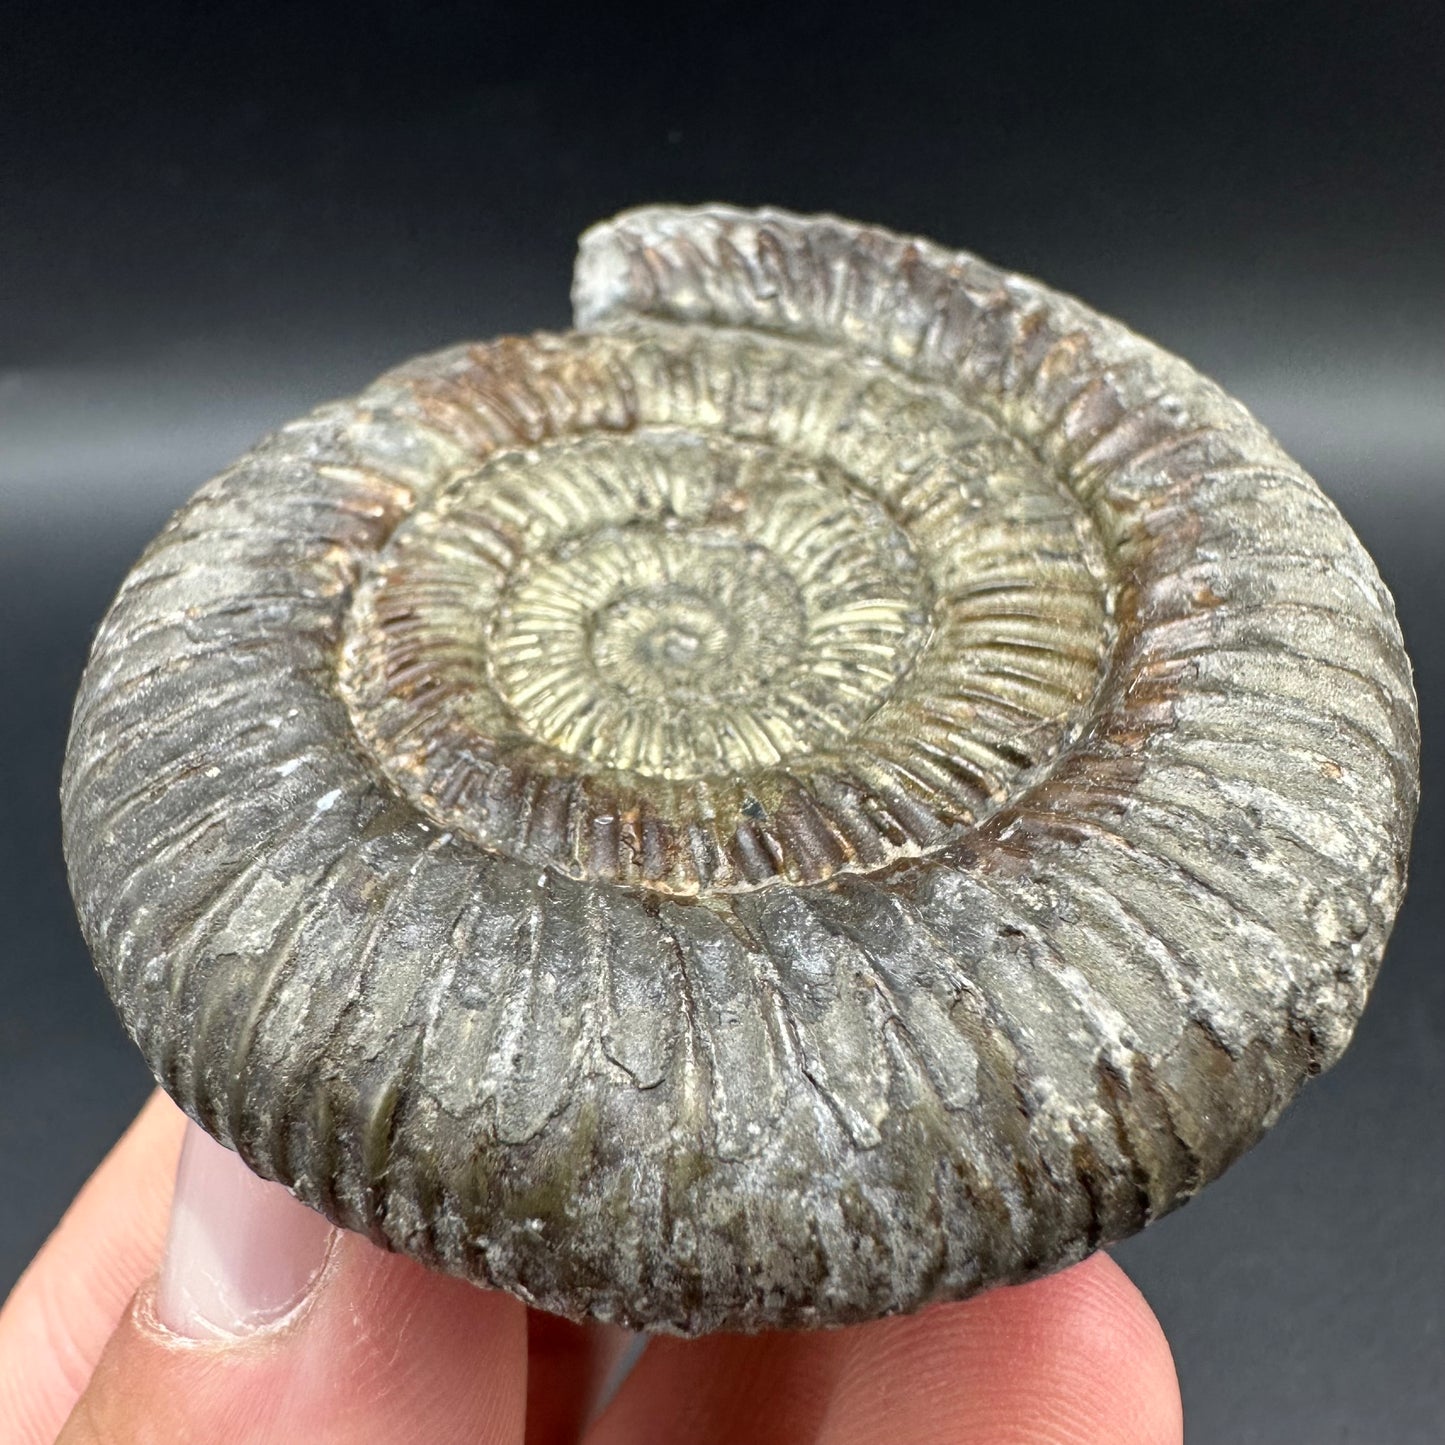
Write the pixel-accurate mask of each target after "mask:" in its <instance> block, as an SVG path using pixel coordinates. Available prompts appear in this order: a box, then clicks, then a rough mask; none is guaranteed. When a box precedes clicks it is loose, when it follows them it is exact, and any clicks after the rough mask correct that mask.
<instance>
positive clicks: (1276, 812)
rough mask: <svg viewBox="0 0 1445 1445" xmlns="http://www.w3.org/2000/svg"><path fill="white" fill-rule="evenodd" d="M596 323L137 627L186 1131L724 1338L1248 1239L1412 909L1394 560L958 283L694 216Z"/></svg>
mask: <svg viewBox="0 0 1445 1445" xmlns="http://www.w3.org/2000/svg"><path fill="white" fill-rule="evenodd" d="M575 302H576V312H577V329H576V330H575V331H572V332H569V333H566V334H564V335H538V336H532V337H525V338H508V339H504V340H501V341H496V342H492V343H488V344H483V345H471V346H460V347H456V348H454V349H452V350H449V351H444V352H441V353H439V354H437V355H434V356H429V357H423V358H422V359H420V360H417V361H413V362H411V363H409V364H407V365H405V366H403V367H401V368H399V369H398V370H396V371H393V372H391V373H389V374H388V375H386V376H384V377H382V378H381V380H379V381H378V382H377V383H376V384H375V385H373V386H371V387H370V388H369V389H368V390H366V391H364V392H363V393H362V394H361V395H360V396H359V397H356V398H353V399H351V400H348V401H344V402H338V403H335V404H332V405H327V406H323V407H321V408H320V409H318V410H317V411H315V412H313V413H312V414H311V415H310V416H308V417H305V418H303V419H302V420H300V421H298V422H296V423H294V424H292V425H290V426H287V427H284V428H282V429H281V430H280V431H279V432H277V433H275V434H274V435H273V436H271V437H269V438H268V439H266V440H265V441H263V442H262V443H261V444H260V445H259V446H258V447H257V448H256V449H255V450H254V451H252V452H251V453H250V454H248V455H247V456H245V457H244V458H242V459H241V460H240V461H239V462H238V463H237V464H236V465H235V466H233V467H231V468H230V469H229V470H228V471H226V472H225V473H224V474H222V475H221V476H220V477H218V478H216V479H215V480H214V481H212V482H210V483H208V484H207V485H206V486H204V487H203V488H202V489H201V490H200V491H199V492H198V493H197V494H196V496H195V497H194V498H193V499H192V500H191V501H190V502H189V503H188V504H187V505H186V506H185V507H184V508H183V509H182V510H181V511H180V512H179V513H178V514H177V515H176V516H175V518H174V519H173V520H172V521H171V522H170V523H169V525H168V526H167V527H166V528H165V530H164V531H163V532H162V533H161V535H160V536H159V537H158V538H157V539H156V541H155V542H154V543H153V545H152V546H151V547H150V549H149V550H148V551H147V553H146V554H145V556H144V558H143V559H142V560H141V562H140V563H139V564H138V566H137V567H136V569H135V570H134V571H133V572H132V574H131V575H130V577H129V578H128V579H127V580H126V582H125V584H124V586H123V587H122V589H121V592H120V595H119V597H118V599H117V600H116V602H115V605H114V607H113V608H112V610H111V612H110V614H109V616H108V617H107V619H106V621H105V623H104V624H103V626H102V628H101V630H100V634H99V637H98V639H97V641H96V644H95V650H94V654H93V656H92V659H91V662H90V665H89V669H88V671H87V673H86V676H85V680H84V683H83V685H82V688H81V692H80V697H79V701H78V704H77V708H76V713H75V722H74V729H73V733H72V737H71V743H70V750H69V755H68V758H67V764H66V774H65V780H64V817H65V836H66V849H67V856H68V859H69V863H70V868H71V875H72V881H73V885H74V890H75V894H76V898H77V901H78V907H79V911H80V916H81V920H82V923H83V926H84V929H85V933H86V937H87V939H88V941H89V943H90V946H91V948H92V951H93V953H94V955H95V958H96V961H97V964H98V967H99V969H100V972H101V974H102V975H103V977H104V979H105V981H106V983H107V985H108V986H109V988H110V990H111V992H112V993H113V995H114V996H115V998H116V1001H117V1003H118V1005H119V1007H120V1011H121V1014H122V1016H123V1018H124V1020H125V1023H126V1025H127V1027H128V1029H129V1030H130V1032H131V1033H132V1034H133V1036H134V1037H135V1039H136V1041H137V1042H138V1044H139V1045H140V1047H141V1049H142V1050H143V1051H144V1053H145V1056H146V1058H147V1059H148V1060H149V1062H150V1064H151V1066H152V1068H153V1069H154V1070H155V1072H156V1074H157V1076H158V1078H159V1079H160V1081H161V1082H162V1084H163V1085H164V1086H165V1088H166V1089H167V1090H169V1091H170V1093H171V1094H172V1095H173V1096H174V1097H175V1098H176V1099H177V1100H178V1101H179V1102H180V1103H181V1104H182V1105H183V1106H184V1107H185V1108H186V1110H187V1111H188V1112H189V1113H191V1114H192V1115H193V1116H194V1117H195V1118H196V1119H198V1120H199V1121H200V1122H201V1123H202V1124H203V1125H204V1126H205V1128H207V1129H208V1130H209V1131H210V1132H211V1133H213V1134H214V1135H215V1136H216V1137H217V1138H219V1139H221V1140H222V1141H223V1142H225V1143H227V1144H229V1145H231V1146H233V1147H234V1148H236V1149H237V1150H239V1151H240V1153H241V1154H242V1155H243V1156H244V1158H245V1159H246V1160H247V1162H248V1163H249V1164H250V1165H251V1166H252V1167H253V1168H254V1169H256V1170H257V1171H259V1172H260V1173H262V1174H264V1175H267V1176H269V1177H270V1178H273V1179H278V1180H280V1181H282V1182H283V1183H284V1184H286V1185H287V1186H288V1187H289V1188H290V1189H291V1190H293V1191H294V1192H295V1193H296V1194H297V1195H298V1196H299V1197H300V1198H301V1199H303V1200H305V1201H306V1202H307V1203H309V1204H311V1205H313V1206H315V1207H316V1208H317V1209H319V1210H321V1211H323V1212H324V1213H325V1214H326V1215H328V1216H329V1217H330V1218H331V1219H333V1220H334V1221H336V1222H337V1223H339V1224H341V1225H344V1226H346V1227H348V1228H351V1229H357V1230H363V1231H366V1232H367V1233H369V1234H370V1235H371V1236H373V1237H374V1238H375V1239H376V1240H377V1241H378V1242H380V1243H383V1244H385V1245H386V1246H388V1247H389V1248H392V1249H396V1250H402V1251H405V1252H407V1253H409V1254H412V1255H415V1256H417V1257H418V1258H420V1259H422V1260H424V1261H426V1262H428V1263H430V1264H432V1265H434V1266H436V1267H438V1268H441V1269H444V1270H447V1271H450V1272H453V1273H456V1274H459V1275H464V1276H467V1277H469V1278H471V1279H473V1280H476V1281H478V1282H480V1283H483V1284H490V1285H496V1286H499V1287H502V1288H504V1289H508V1290H511V1291H513V1292H514V1293H516V1294H518V1295H520V1296H522V1297H523V1298H524V1299H527V1300H529V1301H531V1302H533V1303H535V1304H537V1305H539V1306H541V1307H543V1308H545V1309H548V1310H554V1311H558V1312H561V1313H563V1314H567V1315H571V1316H574V1317H583V1316H591V1317H593V1318H598V1319H611V1320H617V1321H621V1322H624V1323H627V1324H630V1325H634V1326H640V1327H648V1328H655V1329H665V1330H672V1331H679V1332H686V1333H695V1332H700V1331H704V1330H709V1329H717V1328H745V1329H747V1328H760V1327H764V1326H770V1325H813V1324H831V1323H840V1322H845V1321H849V1320H857V1319H864V1318H868V1317H872V1316H877V1315H881V1314H885V1313H888V1312H892V1311H896V1310H902V1309H909V1308H912V1307H914V1306H917V1305H919V1304H922V1303H924V1302H927V1301H930V1300H935V1299H946V1298H956V1297H960V1296H963V1295H966V1294H968V1293H970V1292H972V1291H975V1290H978V1289H980V1288H982V1287H984V1286H987V1285H989V1284H992V1283H995V1282H998V1281H1009V1280H1020V1279H1024V1278H1026V1277H1029V1276H1031V1275H1034V1274H1037V1273H1040V1272H1042V1271H1045V1270H1048V1269H1052V1268H1056V1267H1058V1266H1061V1265H1063V1264H1065V1263H1068V1262H1069V1261H1072V1260H1076V1259H1078V1258H1080V1257H1081V1256H1083V1255H1084V1254H1085V1253H1087V1252H1088V1251H1089V1250H1091V1249H1093V1248H1095V1247H1096V1246H1098V1245H1100V1244H1103V1243H1107V1242H1108V1241H1110V1240H1115V1239H1119V1238H1120V1237H1122V1236H1124V1235H1127V1234H1129V1233H1131V1232H1133V1231H1135V1230H1137V1229H1139V1228H1141V1227H1142V1226H1143V1225H1144V1224H1146V1223H1147V1222H1148V1221H1150V1220H1151V1219H1153V1218H1155V1217H1157V1216H1158V1215H1160V1214H1163V1213H1164V1212H1166V1211H1167V1210H1169V1209H1171V1208H1172V1207H1174V1206H1175V1205H1176V1204H1178V1203H1179V1202H1181V1201H1182V1200H1184V1199H1186V1198H1188V1197H1189V1196H1190V1195H1191V1194H1193V1193H1194V1192H1195V1191H1196V1190H1198V1189H1199V1188H1200V1186H1201V1185H1203V1184H1204V1183H1205V1182H1206V1181H1208V1180H1209V1179H1211V1178H1213V1177H1214V1176H1215V1175H1217V1174H1218V1173H1219V1172H1220V1171H1221V1170H1222V1169H1224V1168H1225V1167H1226V1166H1227V1165H1228V1164H1229V1163H1230V1161H1231V1160H1233V1159H1234V1158H1235V1157H1236V1156H1237V1155H1239V1154H1240V1152H1241V1151H1243V1150H1244V1149H1246V1148H1248V1147H1249V1145H1250V1144H1251V1143H1253V1142H1254V1140H1255V1139H1256V1138H1257V1137H1258V1136H1259V1135H1260V1133H1261V1132H1262V1131H1263V1130H1264V1129H1266V1128H1267V1127H1268V1126H1269V1125H1270V1124H1271V1123H1272V1122H1273V1121H1274V1120H1275V1118H1276V1117H1277V1116H1278V1115H1279V1113H1280V1111H1281V1110H1282V1109H1283V1108H1284V1107H1285V1105H1286V1104H1287V1103H1288V1102H1289V1100H1290V1099H1291V1098H1292V1097H1293V1095H1294V1094H1295V1092H1296V1090H1297V1089H1298V1088H1299V1086H1300V1084H1301V1082H1302V1081H1303V1080H1304V1079H1305V1078H1306V1077H1307V1076H1308V1075H1310V1074H1312V1073H1315V1072H1317V1071H1318V1070H1319V1069H1321V1068H1323V1067H1325V1066H1326V1065H1328V1064H1329V1063H1330V1062H1332V1061H1333V1060H1334V1059H1335V1058H1336V1056H1337V1055H1338V1054H1339V1053H1340V1051H1341V1050H1342V1049H1343V1048H1344V1046H1345V1044H1346V1042H1347V1041H1348V1039H1349V1036H1350V1033H1351V1030H1352V1028H1353V1026H1354V1023H1355V1020H1356V1018H1357V1016H1358V1015H1359V1012H1360V1010H1361V1008H1362V1006H1363V1004H1364V1001H1365V996H1366V993H1367V990H1368V989H1369V986H1370V983H1371V980H1372V977H1373V975H1374V971H1375V968H1376V965H1377V963H1378V961H1379V958H1380V955H1381V951H1382V949H1383V947H1384V943H1385V939H1386V936H1387V934H1388V932H1389V929H1390V926H1391V922H1392V920H1393V917H1394V914H1395V911H1396V908H1397V906H1398V904H1399V900H1400V896H1401V889H1402V885H1403V875H1404V867H1405V855H1406V848H1407V842H1408V837H1409V832H1410V827H1411V823H1412V820H1413V815H1414V809H1415V801H1416V755H1417V751H1416V750H1417V731H1416V717H1415V709H1414V698H1413V694H1412V690H1411V684H1410V674H1409V668H1408V664H1407V661H1406V658H1405V655H1404V652H1403V651H1402V648H1401V642H1400V637H1399V633H1398V630H1397V627H1396V624H1395V620H1394V614H1393V609H1392V605H1391V601H1390V598H1389V595H1388V594H1387V593H1386V591H1385V589H1384V587H1383V586H1382V585H1381V582H1380V580H1379V577H1378V576H1377V574H1376V571H1375V568H1374V566H1373V565H1372V563H1371V561H1370V559H1369V557H1368V556H1367V555H1366V554H1365V552H1364V550H1363V549H1362V548H1361V546H1360V544H1359V542H1358V541H1357V540H1356V538H1355V537H1354V535H1353V534H1352V533H1351V531H1350V530H1349V528H1348V527H1347V526H1346V525H1345V523H1344V522H1343V521H1342V520H1341V518H1340V516H1339V514H1338V513H1337V512H1336V511H1335V509H1334V507H1333V506H1332V505H1331V504H1330V503H1329V502H1328V501H1327V500H1325V498H1324V497H1323V496H1322V495H1321V494H1320V492H1319V491H1318V489H1317V488H1316V487H1315V485H1314V484H1313V483H1312V482H1311V481H1310V480H1309V479H1308V478H1307V477H1306V476H1305V475H1304V474H1303V473H1302V472H1301V471H1300V469H1299V468H1298V467H1297V466H1296V465H1295V464H1294V463H1292V462H1291V461H1290V460H1289V459H1288V458H1287V457H1286V456H1285V455H1284V454H1283V453H1282V452H1281V451H1280V449H1279V447H1278V446H1277V445H1276V444H1275V443H1274V442H1273V441H1272V440H1271V439H1270V437H1269V436H1268V435H1267V434H1266V433H1265V432H1264V430H1263V429H1262V428H1261V427H1260V426H1259V425H1258V424H1257V423H1256V422H1254V421H1253V420H1252V419H1251V418H1250V416H1249V415H1248V414H1247V413H1246V412H1245V411H1244V410H1243V409H1242V408H1241V407H1240V406H1239V405H1238V404H1237V403H1235V402H1233V401H1232V400H1230V399H1229V398H1228V397H1226V396H1225V395H1224V394H1222V393H1221V392H1220V391H1219V390H1218V389H1217V388H1216V387H1215V386H1213V385H1212V384H1211V383H1209V382H1207V381H1205V380H1204V379H1203V378H1201V377H1200V376H1198V375H1197V374H1196V373H1195V372H1193V371H1192V370H1190V369H1189V368H1188V367H1187V366H1185V365H1184V364H1183V363H1182V362H1180V361H1178V360H1176V359H1174V358H1173V357H1171V356H1169V355H1167V354H1165V353H1164V352H1162V351H1160V350H1159V349H1158V348H1156V347H1154V346H1152V345H1150V344H1149V343H1147V342H1145V341H1143V340H1141V339H1140V338H1138V337H1136V336H1134V335H1133V334H1131V333H1130V332H1128V331H1127V330H1125V329H1124V328H1123V327H1121V326H1120V325H1118V324H1117V323H1115V322H1112V321H1109V320H1107V319H1105V318H1103V317H1101V316H1098V315H1096V314H1095V313H1093V312H1091V311H1089V310H1087V309H1085V308H1084V307H1082V306H1080V305H1079V304H1078V303H1076V302H1075V301H1073V300H1071V299H1069V298H1067V297H1065V296H1062V295H1059V294H1058V293H1055V292H1053V291H1050V290H1048V289H1046V288H1045V287H1043V286H1040V285H1038V284H1037V283H1035V282H1032V281H1029V280H1026V279H1023V278H1020V277H1017V276H1013V275H1010V274H1007V273H1005V272H1002V271H999V270H996V269H995V268H993V267H992V266H989V265H987V264H985V263H983V262H981V261H979V260H977V259H975V258H974V257H971V256H968V255H962V254H957V253H952V252H947V251H944V250H942V249H940V248H938V247H936V246H934V245H932V244H930V243H928V242H924V241H914V240H906V239H900V238H898V237H895V236H892V235H890V234H888V233H887V232H884V231H881V230H877V229H872V228H867V227H862V226H857V225H853V224H850V223H847V222H843V221H839V220H836V219H832V218H799V217H795V216H790V215H786V214H783V213H780V212H773V211H766V212H758V213H748V212H741V211H735V210H730V209H725V208H720V207H710V208H704V209H701V210H695V211H693V210H674V209H663V208H657V209H648V210H642V211H638V212H634V213H631V214H628V215H624V216H622V217H620V218H619V219H617V220H616V221H613V222H610V223H608V224H606V225H603V226H600V227H598V228H596V229H594V230H593V231H591V232H589V233H588V235H587V236H585V237H584V238H583V242H582V249H581V256H580V260H579V263H578V270H577V278H576V287H575Z"/></svg>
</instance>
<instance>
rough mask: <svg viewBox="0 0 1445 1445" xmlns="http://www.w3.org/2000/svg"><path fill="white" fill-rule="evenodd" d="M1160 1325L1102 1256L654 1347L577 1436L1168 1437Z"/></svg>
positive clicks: (636, 1443)
mask: <svg viewBox="0 0 1445 1445" xmlns="http://www.w3.org/2000/svg"><path fill="white" fill-rule="evenodd" d="M1181 1438H1182V1426H1181V1423H1180V1407H1179V1389H1178V1383H1177V1381H1176V1379H1175V1375H1174V1365H1173V1360H1172V1359H1171V1357H1170V1353H1169V1347H1168V1345H1167V1343H1166V1342H1165V1340H1164V1336H1163V1332H1162V1331H1161V1330H1160V1328H1159V1325H1158V1322H1157V1321H1156V1320H1155V1319H1154V1316H1153V1314H1152V1312H1151V1311H1150V1310H1149V1307H1148V1305H1147V1304H1145V1302H1144V1300H1143V1297H1142V1296H1141V1295H1140V1294H1139V1292H1138V1291H1137V1290H1136V1289H1135V1288H1134V1286H1133V1285H1132V1284H1130V1283H1129V1281H1128V1279H1127V1278H1126V1277H1125V1275H1124V1274H1123V1272H1122V1271H1121V1270H1120V1269H1119V1268H1118V1266H1117V1265H1115V1264H1114V1263H1113V1261H1112V1260H1110V1259H1109V1258H1108V1257H1107V1256H1105V1255H1096V1256H1094V1257H1093V1258H1092V1259H1090V1260H1087V1261H1085V1262H1084V1263H1083V1264H1081V1265H1076V1266H1075V1267H1074V1268H1073V1269H1070V1270H1066V1271H1065V1272H1063V1273H1062V1274H1058V1275H1054V1276H1052V1277H1051V1278H1049V1279H1045V1280H1039V1281H1036V1282H1035V1283H1032V1284H1027V1285H1022V1286H1019V1287H1017V1288H1013V1289H997V1290H993V1291H991V1292H989V1293H988V1294H985V1295H982V1296H980V1297H979V1298H977V1299H974V1300H969V1301H965V1302H964V1303H962V1304H956V1305H944V1306H938V1307H935V1308H934V1309H931V1310H926V1311H924V1312H923V1313H921V1314H918V1315H912V1316H908V1317H905V1318H901V1319H893V1320H881V1321H879V1322H877V1323H875V1324H868V1325H859V1326H854V1327H852V1328H849V1329H844V1330H835V1331H828V1332H819V1333H814V1334H795V1335H777V1334H774V1335H760V1336H754V1337H740V1336H719V1337H716V1338H710V1339H704V1340H696V1341H682V1340H657V1341H654V1342H653V1343H652V1345H650V1346H649V1348H648V1351H647V1354H646V1355H645V1356H644V1357H643V1360H642V1362H641V1364H640V1365H639V1366H638V1368H637V1370H636V1371H635V1372H634V1374H633V1375H632V1377H631V1378H630V1379H629V1380H628V1381H627V1383H626V1384H625V1385H624V1386H623V1388H622V1390H621V1391H620V1392H619V1394H618V1397H617V1399H616V1401H615V1402H614V1403H613V1405H612V1406H611V1408H610V1409H608V1410H607V1412H606V1413H605V1414H604V1415H603V1417H602V1418H601V1420H600V1421H599V1422H598V1424H597V1426H596V1427H595V1428H594V1430H593V1431H592V1432H591V1433H590V1434H589V1435H588V1437H587V1441H588V1445H622V1442H628V1445H664V1442H670V1441H673V1440H687V1441H688V1442H689V1445H741V1442H744V1441H746V1442H748V1445H783V1442H788V1445H804V1442H810V1445H863V1442H868V1445H874V1442H877V1441H879V1440H887V1441H889V1442H897V1445H912V1442H918V1445H924V1442H927V1445H934V1442H941V1441H945V1440H949V1441H952V1440H966V1441H968V1442H970V1445H1023V1442H1030V1445H1034V1442H1039V1445H1105V1442H1107V1445H1126V1442H1127V1445H1178V1442H1179V1440H1180V1439H1181Z"/></svg>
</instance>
